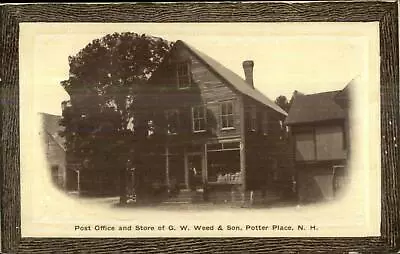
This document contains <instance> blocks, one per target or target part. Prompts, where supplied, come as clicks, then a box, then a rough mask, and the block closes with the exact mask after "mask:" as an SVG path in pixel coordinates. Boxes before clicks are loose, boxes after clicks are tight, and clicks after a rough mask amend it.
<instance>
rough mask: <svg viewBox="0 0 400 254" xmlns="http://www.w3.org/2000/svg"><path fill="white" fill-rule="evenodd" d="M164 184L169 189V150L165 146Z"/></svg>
mask: <svg viewBox="0 0 400 254" xmlns="http://www.w3.org/2000/svg"><path fill="white" fill-rule="evenodd" d="M165 183H166V185H167V187H168V189H169V187H170V186H169V185H170V182H169V149H168V146H165Z"/></svg>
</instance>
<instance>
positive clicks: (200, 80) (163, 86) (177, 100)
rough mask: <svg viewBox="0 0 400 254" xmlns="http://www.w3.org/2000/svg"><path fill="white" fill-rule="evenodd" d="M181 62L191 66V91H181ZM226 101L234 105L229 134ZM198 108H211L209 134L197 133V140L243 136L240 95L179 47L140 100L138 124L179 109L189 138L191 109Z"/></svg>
mask: <svg viewBox="0 0 400 254" xmlns="http://www.w3.org/2000/svg"><path fill="white" fill-rule="evenodd" d="M178 62H188V63H189V66H190V79H191V86H190V88H185V89H178V85H177V75H176V69H175V67H174V66H175V64H176V63H178ZM225 101H232V102H233V112H234V116H233V118H234V121H233V122H234V124H233V127H234V128H233V129H229V130H221V128H222V123H221V103H222V102H225ZM197 105H205V106H206V108H207V133H206V134H205V133H196V134H193V135H194V136H198V137H204V136H211V137H216V138H224V137H228V136H229V137H232V136H240V128H241V125H240V108H241V103H240V100H238V95H237V93H236V92H235V91H234V90H233V89H232V88H231V87H230V86H229V85H228V84H226V83H225V81H224V80H222V79H220V78H219V77H218V76H217V75H216V74H215V73H214V72H213V71H212V70H210V69H209V68H208V67H207V66H205V65H204V64H203V62H202V61H201V60H200V59H198V58H197V57H196V56H194V55H192V54H191V53H190V52H189V51H188V50H187V49H186V48H184V47H182V46H180V45H176V47H174V48H173V50H172V51H171V52H170V54H169V55H168V56H167V57H166V59H165V60H164V62H163V63H162V64H161V65H160V67H159V69H157V70H156V72H155V73H154V74H153V76H152V78H151V79H150V81H149V84H148V85H147V87H146V88H145V89H144V91H143V92H142V93H141V95H140V98H138V100H137V106H136V107H135V108H136V110H138V111H140V115H141V116H137V120H139V119H143V120H144V119H145V118H148V117H146V114H147V113H146V112H147V111H151V112H156V111H158V112H164V111H165V110H168V109H178V110H179V111H180V113H181V115H182V117H183V118H184V119H183V121H181V129H182V131H184V132H185V133H186V134H187V133H188V132H191V131H192V126H191V125H192V120H191V117H192V116H191V108H192V107H193V106H197ZM143 120H142V121H143ZM182 125H184V126H182Z"/></svg>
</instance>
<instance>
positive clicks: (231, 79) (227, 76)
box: [174, 40, 287, 116]
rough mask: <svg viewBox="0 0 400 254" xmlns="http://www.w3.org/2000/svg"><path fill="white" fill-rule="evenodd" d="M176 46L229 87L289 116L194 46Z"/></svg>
mask: <svg viewBox="0 0 400 254" xmlns="http://www.w3.org/2000/svg"><path fill="white" fill-rule="evenodd" d="M176 45H183V46H184V47H185V48H187V49H188V50H189V51H190V52H191V53H192V54H194V55H195V56H196V57H197V58H199V59H200V60H201V61H202V62H203V63H204V64H205V65H206V66H208V67H209V68H210V69H211V70H212V71H213V72H214V73H215V74H217V75H218V76H219V77H221V78H222V79H224V80H225V81H226V82H227V83H228V84H229V85H231V86H232V87H233V88H234V89H235V90H236V91H238V92H240V93H241V94H244V95H247V96H248V97H250V98H253V99H254V100H256V101H258V102H260V103H262V104H264V105H266V106H268V107H270V108H272V109H273V110H275V111H277V112H278V113H280V114H282V115H285V116H287V113H286V111H285V110H283V109H282V108H281V107H279V106H278V105H277V104H276V103H275V102H273V101H272V100H271V99H269V98H268V97H267V96H265V95H264V94H263V93H261V92H260V91H259V90H257V89H256V88H251V87H250V86H249V84H247V83H246V81H245V80H244V79H242V78H241V77H240V76H239V75H237V74H236V73H234V72H233V71H231V70H229V69H228V68H226V67H225V66H223V65H222V64H221V63H219V62H217V61H216V60H214V59H213V58H211V57H210V56H208V55H206V54H204V53H203V52H201V51H199V50H197V49H196V48H194V47H193V46H190V45H188V44H187V43H186V42H183V41H181V40H178V41H177V42H176V43H175V45H174V47H175V46H176Z"/></svg>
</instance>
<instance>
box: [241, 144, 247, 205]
mask: <svg viewBox="0 0 400 254" xmlns="http://www.w3.org/2000/svg"><path fill="white" fill-rule="evenodd" d="M245 154H246V152H245V146H244V142H243V141H240V176H241V180H242V199H243V202H244V201H245V193H246V187H247V186H246V160H245V158H246V156H245Z"/></svg>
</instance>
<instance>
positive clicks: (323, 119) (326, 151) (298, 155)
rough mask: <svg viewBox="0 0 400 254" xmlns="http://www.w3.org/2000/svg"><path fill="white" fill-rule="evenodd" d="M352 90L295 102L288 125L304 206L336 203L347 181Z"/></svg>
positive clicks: (300, 97)
mask: <svg viewBox="0 0 400 254" xmlns="http://www.w3.org/2000/svg"><path fill="white" fill-rule="evenodd" d="M351 86H352V85H351V83H350V84H349V85H347V86H346V87H345V88H344V89H343V90H337V91H330V92H324V93H316V94H309V95H303V94H299V93H297V95H295V97H294V98H293V104H292V106H291V108H290V110H289V114H288V116H287V118H286V121H285V123H286V125H287V126H289V127H290V133H291V138H292V144H293V146H292V147H293V157H294V158H293V159H294V161H295V172H296V183H297V193H298V197H299V199H300V202H309V201H318V200H324V199H325V200H326V199H328V200H329V199H332V198H334V196H335V195H336V194H337V193H338V192H339V190H340V187H341V186H342V184H343V183H344V180H345V179H346V175H347V168H346V164H347V160H348V158H349V155H350V154H349V151H350V148H349V147H350V137H349V133H350V131H349V108H350V90H351Z"/></svg>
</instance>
